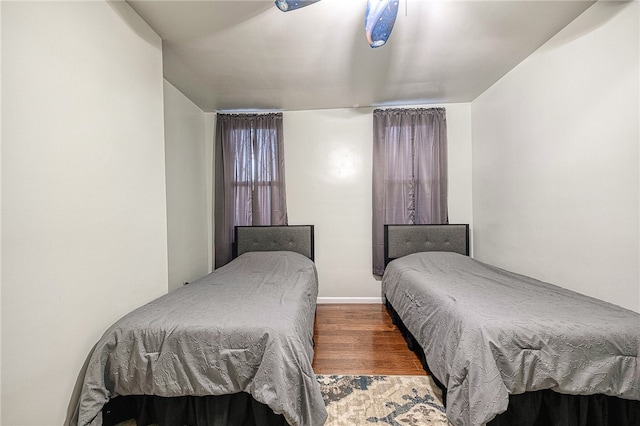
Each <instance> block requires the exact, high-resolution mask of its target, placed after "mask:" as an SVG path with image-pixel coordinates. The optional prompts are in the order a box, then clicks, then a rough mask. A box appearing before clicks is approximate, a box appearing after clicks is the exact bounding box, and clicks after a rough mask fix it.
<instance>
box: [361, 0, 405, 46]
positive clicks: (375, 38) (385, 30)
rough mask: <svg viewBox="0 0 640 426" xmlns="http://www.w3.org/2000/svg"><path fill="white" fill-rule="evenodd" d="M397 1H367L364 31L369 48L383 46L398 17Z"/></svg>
mask: <svg viewBox="0 0 640 426" xmlns="http://www.w3.org/2000/svg"><path fill="white" fill-rule="evenodd" d="M398 3H399V0H368V1H367V10H366V12H365V16H364V31H365V34H366V36H367V42H369V46H371V47H380V46H383V45H384V44H385V43H386V42H387V40H388V39H389V36H390V35H391V30H392V29H393V24H394V23H395V22H396V16H397V15H398Z"/></svg>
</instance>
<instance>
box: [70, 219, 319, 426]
mask: <svg viewBox="0 0 640 426" xmlns="http://www.w3.org/2000/svg"><path fill="white" fill-rule="evenodd" d="M235 252H236V254H237V257H236V258H235V259H234V260H233V261H231V262H230V263H229V264H227V265H225V266H223V267H222V268H219V269H217V270H215V271H214V272H213V273H211V274H209V275H207V276H205V277H203V278H201V279H199V280H197V281H194V282H192V283H190V284H187V285H185V286H183V287H181V288H179V289H177V290H175V291H172V292H169V293H168V294H166V295H164V296H162V297H160V298H158V299H156V300H154V301H152V302H150V303H148V304H146V305H144V306H142V307H140V308H138V309H136V310H134V311H133V312H131V313H129V314H128V315H126V316H124V317H123V318H121V319H120V320H118V321H117V322H116V323H115V324H114V325H113V326H111V327H110V328H109V329H108V330H107V331H106V332H105V333H104V335H103V337H102V338H101V339H100V341H99V342H98V343H97V344H96V346H95V348H94V350H93V353H92V355H91V357H90V359H89V362H88V366H87V371H86V374H85V377H84V383H83V386H82V391H81V394H80V397H79V401H78V404H77V412H76V417H77V424H79V425H82V426H84V425H100V424H117V423H118V422H120V421H123V420H127V419H130V418H135V419H136V421H137V424H138V425H147V424H152V423H155V424H160V425H169V426H173V425H175V426H183V425H186V424H189V425H227V424H236V425H266V426H276V425H277V426H279V425H291V426H314V425H322V424H324V422H325V419H326V416H327V413H326V410H325V406H324V402H323V400H322V395H321V393H320V388H319V385H318V382H317V381H316V378H315V375H314V373H313V370H312V368H311V362H312V359H313V323H314V318H315V308H316V300H317V296H318V280H317V272H316V268H315V264H314V262H313V226H274V227H238V228H236V247H235Z"/></svg>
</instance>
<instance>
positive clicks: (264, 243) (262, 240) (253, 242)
mask: <svg viewBox="0 0 640 426" xmlns="http://www.w3.org/2000/svg"><path fill="white" fill-rule="evenodd" d="M235 236H236V242H235V246H234V248H235V250H234V254H233V257H234V258H235V257H238V256H240V255H241V254H243V253H246V252H250V251H293V252H296V253H300V254H302V255H304V256H307V257H308V258H309V259H311V260H314V259H313V248H314V242H313V225H289V226H287V225H282V226H236V228H235Z"/></svg>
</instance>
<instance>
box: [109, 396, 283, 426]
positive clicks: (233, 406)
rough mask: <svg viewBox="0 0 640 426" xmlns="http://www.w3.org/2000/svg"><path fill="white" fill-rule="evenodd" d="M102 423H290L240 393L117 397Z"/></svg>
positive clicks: (280, 425) (265, 425)
mask: <svg viewBox="0 0 640 426" xmlns="http://www.w3.org/2000/svg"><path fill="white" fill-rule="evenodd" d="M102 419H103V421H102V424H103V425H104V426H113V425H117V424H118V423H120V422H123V421H126V420H130V419H136V424H137V426H148V425H151V424H156V425H159V426H184V425H190V426H228V425H238V426H288V423H287V422H286V420H285V418H284V416H283V415H282V414H275V413H274V412H273V411H272V410H271V408H269V407H268V406H267V405H265V404H262V403H261V402H258V401H256V400H255V399H253V397H252V396H251V395H249V394H248V393H244V392H240V393H236V394H232V395H220V396H181V397H173V398H163V397H159V396H153V395H131V396H118V397H116V398H114V399H112V400H111V401H109V402H108V403H107V404H106V405H105V406H104V408H103V409H102Z"/></svg>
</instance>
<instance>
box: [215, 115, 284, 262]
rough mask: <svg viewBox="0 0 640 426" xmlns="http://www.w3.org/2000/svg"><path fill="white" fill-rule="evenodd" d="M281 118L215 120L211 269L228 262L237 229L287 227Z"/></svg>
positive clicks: (247, 117)
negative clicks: (213, 265) (267, 226)
mask: <svg viewBox="0 0 640 426" xmlns="http://www.w3.org/2000/svg"><path fill="white" fill-rule="evenodd" d="M286 224H287V203H286V196H285V180H284V141H283V137H282V113H269V114H218V117H217V124H216V179H215V266H216V268H217V267H220V266H222V265H224V264H226V263H228V262H229V261H230V260H231V256H232V247H233V242H234V241H233V238H234V234H233V230H234V227H235V226H236V225H242V226H246V225H286Z"/></svg>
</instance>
